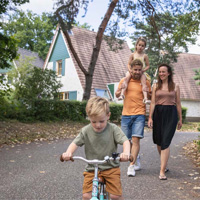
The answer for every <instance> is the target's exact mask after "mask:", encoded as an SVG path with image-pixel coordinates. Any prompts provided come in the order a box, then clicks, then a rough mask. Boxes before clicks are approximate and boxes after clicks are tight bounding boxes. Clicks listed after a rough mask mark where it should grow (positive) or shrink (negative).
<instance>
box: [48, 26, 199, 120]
mask: <svg viewBox="0 0 200 200" xmlns="http://www.w3.org/2000/svg"><path fill="white" fill-rule="evenodd" d="M69 34H70V38H71V41H72V44H73V46H74V48H75V50H76V52H77V54H78V56H79V58H80V60H81V62H82V64H83V66H84V67H85V68H86V69H88V66H89V63H90V58H91V55H92V50H93V45H94V44H95V37H96V33H95V32H93V31H90V30H86V29H82V28H78V27H74V28H73V29H72V30H71V31H70V32H69ZM130 54H131V51H130V49H129V47H128V45H127V43H124V46H123V49H119V50H118V51H117V52H113V51H110V49H109V47H108V45H107V43H106V41H104V40H103V41H102V45H101V50H100V53H99V57H98V60H97V64H96V68H95V71H94V76H93V83H92V91H91V96H95V95H97V96H102V97H106V98H108V99H111V100H112V101H115V102H117V99H116V98H115V95H114V93H115V91H116V89H117V86H118V83H119V81H120V79H121V78H122V77H124V76H125V73H126V71H127V63H128V59H129V56H130ZM199 63H200V55H193V54H187V53H183V54H180V55H179V57H178V62H177V63H174V64H173V67H174V81H175V82H176V83H178V84H179V85H180V90H181V103H182V106H184V107H187V108H188V110H187V119H188V120H195V121H196V120H199V119H200V86H199V85H197V84H196V83H195V80H194V79H193V77H194V74H195V72H194V71H193V69H197V68H199ZM46 68H47V69H52V70H54V71H56V72H57V75H58V79H59V80H60V81H61V82H62V84H63V87H62V88H61V91H60V92H61V99H62V100H67V99H70V100H73V99H74V100H79V101H81V100H82V98H83V92H84V86H85V76H84V74H83V73H82V71H81V70H80V68H79V67H78V65H77V63H76V61H75V59H74V57H73V55H72V53H71V51H70V49H69V46H68V43H67V40H66V38H65V36H64V34H63V31H62V30H61V28H60V27H59V26H58V27H57V29H56V32H55V35H54V38H53V40H52V44H51V46H50V49H49V52H48V54H47V57H46V60H45V63H44V69H46Z"/></svg>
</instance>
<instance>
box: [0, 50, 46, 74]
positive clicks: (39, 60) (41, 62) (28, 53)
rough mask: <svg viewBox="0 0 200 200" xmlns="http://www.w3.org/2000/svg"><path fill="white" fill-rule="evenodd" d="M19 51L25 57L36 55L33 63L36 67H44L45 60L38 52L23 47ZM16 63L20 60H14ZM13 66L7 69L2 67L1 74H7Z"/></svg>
mask: <svg viewBox="0 0 200 200" xmlns="http://www.w3.org/2000/svg"><path fill="white" fill-rule="evenodd" d="M17 53H18V54H19V55H20V56H21V57H22V58H24V57H25V56H29V57H35V60H34V61H33V63H32V64H33V65H34V66H36V67H39V68H42V67H43V65H44V60H43V59H42V58H40V57H39V56H38V53H36V52H32V51H30V50H27V49H23V48H18V51H17ZM14 61H15V63H16V65H18V63H19V61H18V60H14ZM10 70H11V68H6V69H0V74H5V73H7V72H8V71H10Z"/></svg>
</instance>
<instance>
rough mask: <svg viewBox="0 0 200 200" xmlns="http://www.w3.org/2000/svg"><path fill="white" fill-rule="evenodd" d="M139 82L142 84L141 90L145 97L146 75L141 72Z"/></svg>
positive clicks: (145, 97)
mask: <svg viewBox="0 0 200 200" xmlns="http://www.w3.org/2000/svg"><path fill="white" fill-rule="evenodd" d="M140 80H141V84H142V92H143V95H144V99H147V92H146V91H147V85H146V76H145V74H144V73H143V74H142V76H141V79H140Z"/></svg>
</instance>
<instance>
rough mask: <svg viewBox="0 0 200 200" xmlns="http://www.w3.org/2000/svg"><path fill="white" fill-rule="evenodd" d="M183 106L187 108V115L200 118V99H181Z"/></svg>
mask: <svg viewBox="0 0 200 200" xmlns="http://www.w3.org/2000/svg"><path fill="white" fill-rule="evenodd" d="M181 106H182V107H186V108H187V114H186V117H189V118H200V101H189V100H188V101H185V100H182V101H181Z"/></svg>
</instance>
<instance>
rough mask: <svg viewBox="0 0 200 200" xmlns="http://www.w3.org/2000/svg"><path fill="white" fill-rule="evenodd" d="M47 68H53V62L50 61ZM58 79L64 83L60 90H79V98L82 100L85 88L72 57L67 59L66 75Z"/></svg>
mask: <svg viewBox="0 0 200 200" xmlns="http://www.w3.org/2000/svg"><path fill="white" fill-rule="evenodd" d="M47 68H48V69H51V70H53V62H49V63H48V65H47ZM58 80H60V81H61V83H62V84H63V86H62V88H61V89H60V92H70V91H77V100H78V101H82V98H83V88H82V86H81V83H80V80H79V77H78V74H77V72H76V69H75V67H74V64H73V62H72V59H71V58H67V59H65V75H64V76H60V77H58Z"/></svg>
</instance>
